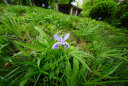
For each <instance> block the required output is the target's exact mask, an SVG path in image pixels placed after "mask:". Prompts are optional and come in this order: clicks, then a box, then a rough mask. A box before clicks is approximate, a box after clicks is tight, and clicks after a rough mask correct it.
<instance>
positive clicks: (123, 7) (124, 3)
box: [116, 0, 128, 18]
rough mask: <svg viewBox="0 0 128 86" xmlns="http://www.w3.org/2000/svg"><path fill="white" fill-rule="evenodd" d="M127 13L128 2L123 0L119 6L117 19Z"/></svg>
mask: <svg viewBox="0 0 128 86" xmlns="http://www.w3.org/2000/svg"><path fill="white" fill-rule="evenodd" d="M127 11H128V1H127V0H123V1H121V2H120V3H119V5H118V8H117V14H116V17H117V18H120V17H121V16H122V15H123V14H124V13H126V12H127Z"/></svg>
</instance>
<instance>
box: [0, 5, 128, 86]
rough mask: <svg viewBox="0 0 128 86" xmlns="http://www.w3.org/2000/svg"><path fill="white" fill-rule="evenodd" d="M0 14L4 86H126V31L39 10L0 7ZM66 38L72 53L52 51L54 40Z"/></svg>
mask: <svg viewBox="0 0 128 86" xmlns="http://www.w3.org/2000/svg"><path fill="white" fill-rule="evenodd" d="M0 11H1V12H0V64H1V65H0V84H1V85H2V86H6V85H9V86H18V85H20V86H30V85H32V86H45V85H46V86H54V85H56V86H60V85H62V86H109V85H112V86H126V85H127V84H128V68H127V66H128V40H127V39H128V36H127V33H128V31H127V30H125V29H124V28H122V29H121V28H115V27H112V26H110V25H109V24H107V23H104V22H101V21H96V20H91V19H89V18H81V17H75V16H69V15H64V14H62V13H58V12H56V11H54V10H51V9H43V8H39V7H25V6H18V5H17V6H9V7H6V6H3V5H0ZM66 33H70V34H71V35H70V37H69V39H68V40H67V41H68V43H69V49H68V50H66V49H64V47H63V46H60V47H59V49H57V50H54V49H52V46H53V44H54V43H55V42H56V41H55V39H54V34H58V35H59V36H64V35H65V34H66ZM5 64H9V67H7V66H6V65H5Z"/></svg>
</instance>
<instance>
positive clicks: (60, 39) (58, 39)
mask: <svg viewBox="0 0 128 86" xmlns="http://www.w3.org/2000/svg"><path fill="white" fill-rule="evenodd" d="M69 36H70V33H68V34H66V35H65V37H64V39H63V38H59V37H58V36H57V35H56V34H55V35H54V38H55V40H56V41H57V42H56V43H55V44H54V45H53V46H52V48H53V49H57V48H58V47H59V44H61V45H65V49H68V46H69V44H68V43H67V42H66V40H67V39H68V38H69Z"/></svg>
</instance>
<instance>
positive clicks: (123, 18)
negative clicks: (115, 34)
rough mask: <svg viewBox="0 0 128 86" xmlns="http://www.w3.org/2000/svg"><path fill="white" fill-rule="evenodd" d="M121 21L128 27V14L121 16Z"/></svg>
mask: <svg viewBox="0 0 128 86" xmlns="http://www.w3.org/2000/svg"><path fill="white" fill-rule="evenodd" d="M120 21H121V23H122V25H123V26H125V27H128V12H126V13H125V14H124V15H123V16H121V18H120Z"/></svg>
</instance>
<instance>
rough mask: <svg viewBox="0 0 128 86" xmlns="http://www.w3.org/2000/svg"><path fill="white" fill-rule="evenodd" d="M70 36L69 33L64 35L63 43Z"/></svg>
mask: <svg viewBox="0 0 128 86" xmlns="http://www.w3.org/2000/svg"><path fill="white" fill-rule="evenodd" d="M69 36H70V33H68V34H66V35H65V37H64V41H65V40H67V39H68V38H69Z"/></svg>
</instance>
